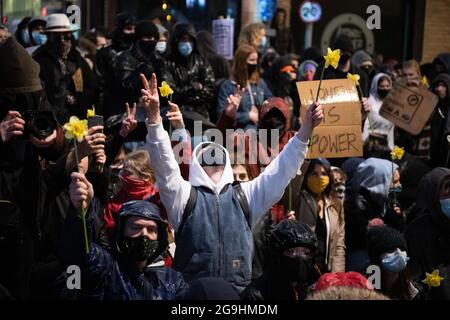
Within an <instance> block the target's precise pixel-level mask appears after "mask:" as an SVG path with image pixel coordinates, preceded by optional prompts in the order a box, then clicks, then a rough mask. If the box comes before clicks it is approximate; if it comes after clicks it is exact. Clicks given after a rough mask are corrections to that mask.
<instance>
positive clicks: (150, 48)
mask: <svg viewBox="0 0 450 320" xmlns="http://www.w3.org/2000/svg"><path fill="white" fill-rule="evenodd" d="M139 46H140V47H141V49H142V51H144V52H145V53H146V54H151V53H152V52H154V51H155V47H156V41H144V40H139Z"/></svg>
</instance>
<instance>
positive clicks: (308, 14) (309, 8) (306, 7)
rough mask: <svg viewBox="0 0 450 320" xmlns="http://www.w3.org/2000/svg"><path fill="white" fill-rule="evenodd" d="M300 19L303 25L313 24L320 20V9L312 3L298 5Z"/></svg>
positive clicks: (306, 2)
mask: <svg viewBox="0 0 450 320" xmlns="http://www.w3.org/2000/svg"><path fill="white" fill-rule="evenodd" d="M299 15H300V19H302V21H303V22H305V23H314V22H317V21H319V20H320V17H321V16H322V8H321V7H320V4H319V3H317V2H314V1H305V2H303V3H302V4H301V5H300V10H299Z"/></svg>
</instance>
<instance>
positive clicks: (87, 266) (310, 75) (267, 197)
mask: <svg viewBox="0 0 450 320" xmlns="http://www.w3.org/2000/svg"><path fill="white" fill-rule="evenodd" d="M285 21H286V12H285V11H284V10H283V9H279V10H277V12H276V16H275V18H274V21H273V24H272V28H273V29H275V30H276V32H277V35H276V36H275V37H271V38H270V39H269V36H268V35H267V34H266V26H265V25H264V24H262V23H252V24H250V25H248V26H245V27H243V28H242V30H241V32H240V35H239V39H238V46H237V48H236V50H235V53H234V57H233V59H232V61H228V60H226V59H225V58H223V57H222V56H220V55H219V54H217V51H216V49H215V44H214V40H213V37H212V34H211V33H210V32H209V31H198V32H197V30H195V28H194V26H193V25H192V24H189V23H186V22H180V23H177V24H175V25H173V26H172V25H171V24H166V23H164V24H162V23H160V22H158V21H156V22H155V21H149V20H141V21H136V20H135V19H134V18H133V17H132V16H130V15H128V14H125V13H120V14H118V15H117V17H116V20H115V29H114V30H113V31H112V32H108V31H107V30H101V29H95V30H91V31H89V32H87V33H85V34H83V35H81V36H80V30H79V29H78V28H77V27H76V26H74V25H71V24H70V22H69V19H68V18H67V16H66V15H64V14H51V15H49V16H48V17H46V18H43V17H27V18H25V19H23V20H22V21H21V23H20V24H19V25H18V27H17V31H16V32H15V33H14V34H11V32H10V31H9V30H8V28H7V27H6V26H3V25H1V26H0V61H1V64H0V74H1V77H0V121H1V124H0V131H1V139H0V252H1V263H0V299H19V300H23V299H61V300H66V299H69V300H87V299H88V300H89V299H93V300H99V299H100V300H103V299H108V300H109V299H115V300H153V299H155V300H174V299H184V300H195V299H202V300H204V299H244V300H267V299H275V300H299V299H308V300H323V299H375V300H386V299H396V300H413V299H417V300H419V299H425V300H429V299H450V169H449V166H450V161H449V160H450V92H449V89H450V53H447V54H440V55H438V56H437V57H436V58H435V59H434V61H433V62H432V63H430V64H424V65H422V66H421V65H420V64H419V63H418V62H417V61H415V60H408V61H397V60H393V59H386V60H385V61H383V60H382V59H380V55H378V56H377V57H376V58H375V56H372V55H371V54H369V53H368V52H366V51H364V50H362V49H358V48H354V46H353V42H352V41H351V39H350V38H348V37H346V36H345V35H341V36H339V37H338V38H337V39H336V41H334V43H333V46H332V47H333V49H340V52H341V57H340V60H339V65H338V67H337V68H336V69H332V68H328V69H325V70H324V73H323V74H324V79H344V78H347V74H348V73H352V74H358V75H359V76H360V86H361V92H360V95H361V96H360V100H361V114H362V119H363V122H362V124H361V139H362V141H363V143H364V148H363V155H362V157H358V158H336V159H324V158H320V159H312V160H306V153H307V150H308V141H309V138H310V137H311V134H312V131H313V129H314V128H315V127H316V126H318V125H319V124H320V122H321V121H322V120H323V117H324V114H323V110H322V106H321V105H320V104H319V103H313V104H311V105H309V106H304V107H303V108H305V109H306V110H304V112H303V111H302V114H303V113H304V117H302V121H300V101H301V98H302V97H299V95H298V93H297V89H296V83H297V82H298V81H312V80H318V79H319V78H320V74H321V73H322V70H323V68H324V59H323V56H322V54H321V53H320V51H319V50H318V49H316V48H314V47H311V48H307V49H306V50H304V51H303V52H302V53H301V54H300V55H298V54H295V53H293V52H292V37H293V36H295V35H294V34H293V33H292V32H291V30H289V29H288V28H287V27H286V23H285ZM396 83H402V84H404V85H406V86H411V87H416V88H417V87H422V88H425V89H427V90H429V91H430V92H432V93H433V94H435V95H436V96H437V98H438V104H437V106H436V107H435V109H434V110H433V112H432V113H431V116H430V118H429V120H428V122H427V123H426V125H425V126H424V128H423V130H422V132H420V134H418V135H412V134H410V133H408V132H406V131H405V130H402V129H400V128H398V127H396V126H395V124H394V123H392V122H390V121H389V120H387V119H385V118H383V117H382V116H381V115H380V109H381V106H382V105H383V100H384V99H385V98H386V97H387V96H388V95H389V92H390V90H391V89H392V87H393V86H394V85H395V84H396ZM165 86H166V88H169V87H170V89H171V90H170V93H168V94H162V89H161V88H164V87H165ZM91 112H92V113H95V115H100V116H103V120H104V121H103V123H94V124H93V125H89V128H88V130H87V132H86V133H85V134H84V135H83V136H82V137H81V138H80V139H79V140H78V142H77V143H73V142H72V140H68V139H65V137H67V132H66V133H65V131H67V126H68V125H65V124H67V123H69V124H72V125H76V124H75V122H73V121H74V118H73V117H74V116H76V117H77V118H79V119H86V118H87V114H89V113H91ZM88 119H89V118H88ZM198 121H201V122H200V123H201V129H200V132H197V133H195V130H194V128H195V126H196V123H198ZM211 128H215V129H218V131H219V132H221V133H223V140H222V141H219V140H217V139H209V138H208V136H207V130H208V129H211ZM230 129H233V130H235V131H233V133H232V134H228V133H227V132H228V131H229V130H230ZM252 129H255V130H258V129H267V130H269V131H268V132H269V141H270V142H268V143H265V141H264V139H263V137H260V136H256V139H255V141H253V142H252V141H250V143H249V144H246V142H248V141H246V139H248V136H246V135H245V132H247V131H248V130H252ZM274 130H275V132H276V133H277V134H276V135H274V133H273V132H274ZM255 132H257V131H255ZM174 137H175V138H174ZM225 138H228V139H229V140H232V141H233V142H235V147H236V148H234V149H233V150H230V149H229V148H226V146H227V145H226V142H225V140H226V139H225ZM252 143H253V144H252ZM248 146H254V148H252V147H248ZM395 146H399V147H402V148H404V150H405V154H404V155H403V156H402V157H399V158H398V159H395V160H393V158H392V152H393V151H394V149H395ZM239 148H244V151H243V152H239ZM241 151H242V150H241ZM255 154H256V155H257V156H256V157H253V158H254V159H257V161H256V162H255V161H253V162H252V161H249V159H251V158H252V156H254V155H255ZM207 155H209V156H210V157H209V158H208V157H207ZM70 266H77V267H78V268H79V270H80V275H81V278H80V280H79V285H76V286H75V288H73V287H70V286H69V285H68V284H69V283H71V281H74V280H73V278H72V276H73V275H72V273H71V272H70V270H71V269H70ZM374 270H375V271H376V270H378V273H376V272H375V277H373V272H374ZM377 275H378V278H377V277H376V276H377ZM374 278H377V279H376V280H375V281H372V280H373V279H374ZM75 283H77V280H75Z"/></svg>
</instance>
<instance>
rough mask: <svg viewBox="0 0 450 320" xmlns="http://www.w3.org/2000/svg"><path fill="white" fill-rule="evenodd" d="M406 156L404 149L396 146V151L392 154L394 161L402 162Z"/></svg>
mask: <svg viewBox="0 0 450 320" xmlns="http://www.w3.org/2000/svg"><path fill="white" fill-rule="evenodd" d="M404 154H405V149H404V148H400V147H398V146H394V150H392V152H391V157H392V160H402V158H403V155H404Z"/></svg>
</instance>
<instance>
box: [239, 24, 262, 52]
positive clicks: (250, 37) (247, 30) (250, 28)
mask: <svg viewBox="0 0 450 320" xmlns="http://www.w3.org/2000/svg"><path fill="white" fill-rule="evenodd" d="M264 28H265V26H264V24H263V23H261V22H254V23H250V24H249V25H246V26H245V27H244V28H243V29H242V30H241V33H240V34H239V40H238V46H241V45H243V44H247V45H249V46H252V47H254V48H255V49H258V46H259V43H260V40H261V35H260V31H261V29H264Z"/></svg>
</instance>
